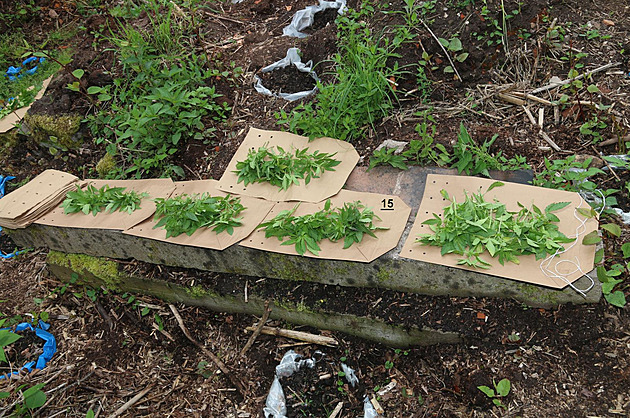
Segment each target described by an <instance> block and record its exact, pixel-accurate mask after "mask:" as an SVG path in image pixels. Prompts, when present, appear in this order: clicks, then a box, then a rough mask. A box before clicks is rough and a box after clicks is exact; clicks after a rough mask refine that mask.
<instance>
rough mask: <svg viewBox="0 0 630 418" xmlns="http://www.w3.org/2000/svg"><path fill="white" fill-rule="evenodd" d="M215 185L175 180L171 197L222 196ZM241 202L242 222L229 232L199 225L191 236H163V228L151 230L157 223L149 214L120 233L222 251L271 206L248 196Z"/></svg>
mask: <svg viewBox="0 0 630 418" xmlns="http://www.w3.org/2000/svg"><path fill="white" fill-rule="evenodd" d="M217 184H218V182H217V181H216V180H199V181H183V182H176V183H175V187H176V188H175V192H174V193H173V194H172V196H179V195H183V194H187V195H193V194H203V193H208V194H209V195H210V196H226V195H227V193H225V192H222V191H220V190H218V189H217V188H216V186H217ZM241 204H242V205H243V206H245V208H246V209H245V210H243V212H241V214H240V215H239V217H242V218H243V219H242V223H243V225H241V226H239V227H235V228H234V233H233V234H232V235H230V234H228V233H227V231H224V232H222V233H220V234H217V233H216V232H214V231H212V228H202V229H198V230H197V231H195V232H194V233H193V234H192V235H191V236H188V235H186V234H181V235H178V236H177V237H170V238H166V230H165V229H163V228H157V229H153V227H154V226H155V225H156V224H157V221H155V220H154V219H153V217H151V218H150V219H147V220H146V221H144V222H142V223H140V224H138V225H136V226H134V227H132V228H129V229H127V230H125V231H123V234H127V235H134V236H136V237H141V238H150V239H155V240H158V241H165V242H172V243H174V244H180V245H190V246H193V247H202V248H210V249H213V250H223V249H225V248H227V247H229V246H230V245H233V244H236V243H237V242H239V241H241V240H242V239H244V238H245V237H247V236H248V235H249V234H250V233H251V232H252V231H253V230H254V228H256V227H257V226H258V224H260V223H261V222H262V220H263V219H264V218H265V216H266V215H267V213H269V211H270V210H271V208H272V207H273V205H274V203H273V202H269V201H267V200H263V199H257V198H254V197H248V196H242V197H241Z"/></svg>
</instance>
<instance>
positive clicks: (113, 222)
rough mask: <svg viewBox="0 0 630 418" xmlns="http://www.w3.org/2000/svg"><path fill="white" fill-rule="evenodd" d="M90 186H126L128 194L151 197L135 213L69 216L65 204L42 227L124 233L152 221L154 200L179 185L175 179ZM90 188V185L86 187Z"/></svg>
mask: <svg viewBox="0 0 630 418" xmlns="http://www.w3.org/2000/svg"><path fill="white" fill-rule="evenodd" d="M86 182H87V183H88V184H91V185H93V186H94V187H96V188H97V189H99V188H101V187H103V186H105V185H108V186H110V187H124V188H125V189H126V191H131V190H133V191H135V192H137V193H143V192H145V193H148V194H149V196H148V197H146V198H144V199H142V200H141V202H140V208H139V209H137V210H135V211H134V212H132V213H127V212H120V211H116V212H112V213H109V212H105V211H104V210H103V211H102V212H99V213H97V214H96V216H94V215H92V214H91V213H89V214H87V215H86V214H84V213H83V212H78V213H71V214H65V213H64V210H63V208H62V207H61V205H59V206H58V207H57V208H55V209H54V210H53V211H52V212H50V213H48V214H47V215H46V216H44V217H42V218H40V219H39V220H37V222H36V223H38V224H41V225H53V226H63V227H68V228H93V229H114V230H124V229H127V228H131V227H132V226H134V225H136V224H138V223H140V222H142V221H144V220H145V219H147V218H149V217H150V216H152V215H153V213H154V212H155V203H153V199H155V198H157V197H168V196H170V194H171V193H172V192H173V191H174V190H175V184H174V183H173V181H172V180H171V179H148V180H86ZM86 187H87V186H86Z"/></svg>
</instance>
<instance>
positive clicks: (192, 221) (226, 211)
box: [153, 193, 246, 238]
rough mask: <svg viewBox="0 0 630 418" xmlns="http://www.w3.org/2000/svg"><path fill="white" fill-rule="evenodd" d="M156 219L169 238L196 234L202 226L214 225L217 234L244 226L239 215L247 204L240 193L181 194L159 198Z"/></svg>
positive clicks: (209, 226)
mask: <svg viewBox="0 0 630 418" xmlns="http://www.w3.org/2000/svg"><path fill="white" fill-rule="evenodd" d="M155 206H156V207H155V218H154V219H155V220H158V219H159V221H158V223H157V224H156V225H155V226H154V227H153V228H154V229H155V228H164V229H165V230H166V238H170V237H176V236H178V235H181V234H186V235H188V236H190V235H192V234H193V233H194V232H195V231H197V230H198V229H199V228H213V229H212V230H213V231H214V232H216V233H217V234H220V233H221V232H223V231H227V233H228V234H230V235H232V234H233V233H234V228H235V227H238V226H241V225H242V222H241V220H242V219H243V218H239V217H238V215H239V214H240V213H241V212H242V211H243V210H245V209H246V208H245V207H244V206H243V205H242V204H241V199H240V198H238V197H232V196H230V195H227V196H210V195H209V194H208V193H203V194H201V195H190V196H189V195H181V196H176V197H172V198H169V199H164V198H157V199H155Z"/></svg>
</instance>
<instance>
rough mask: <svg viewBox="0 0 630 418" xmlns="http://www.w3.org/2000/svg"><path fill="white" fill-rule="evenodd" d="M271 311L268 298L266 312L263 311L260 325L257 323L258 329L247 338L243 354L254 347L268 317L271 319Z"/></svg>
mask: <svg viewBox="0 0 630 418" xmlns="http://www.w3.org/2000/svg"><path fill="white" fill-rule="evenodd" d="M270 313H271V309H269V301H268V300H267V301H265V312H263V316H262V318H261V319H260V322H258V325H256V329H255V330H254V333H253V334H252V335H251V336H250V337H249V340H247V343H246V344H245V347H243V349H242V350H241V356H244V355H245V353H247V350H249V349H250V348H251V347H252V345H254V341H256V338H258V336H259V335H260V331H261V330H262V328H263V326H264V325H265V322H267V319H269V314H270Z"/></svg>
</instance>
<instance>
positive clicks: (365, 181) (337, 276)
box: [7, 167, 602, 307]
mask: <svg viewBox="0 0 630 418" xmlns="http://www.w3.org/2000/svg"><path fill="white" fill-rule="evenodd" d="M427 173H438V174H454V173H453V170H442V169H435V168H422V167H412V168H411V169H410V170H408V171H404V172H400V171H398V170H395V169H390V168H384V167H377V168H375V169H374V170H371V171H370V172H368V173H366V172H365V169H363V168H360V167H359V168H356V169H355V170H354V172H353V174H352V175H351V176H350V179H349V180H348V183H347V185H346V188H348V189H351V190H358V191H370V192H376V193H391V194H396V195H398V196H400V197H401V199H403V200H404V201H405V202H406V203H407V204H408V205H410V206H411V207H412V208H413V209H414V210H416V209H417V207H418V205H419V202H420V199H421V197H422V192H423V190H424V180H425V179H426V175H427ZM498 174H499V173H497V174H496V177H495V178H497V179H501V180H509V181H517V180H520V181H521V182H524V180H527V177H528V176H529V178H531V173H530V174H528V173H527V172H525V173H523V172H521V173H517V174H513V173H511V174H509V176H508V178H506V177H499V175H498ZM501 174H504V173H501ZM414 217H415V213H414V212H413V211H412V219H410V221H409V223H408V225H407V229H406V230H405V233H404V234H403V237H402V239H401V241H400V243H399V245H398V247H397V248H395V249H394V250H392V251H390V252H388V253H387V254H385V255H384V256H382V257H380V258H378V259H377V260H375V261H373V262H371V263H357V262H348V261H338V260H319V259H315V258H309V257H299V256H290V255H283V254H276V253H270V252H265V251H260V250H255V249H250V248H245V247H241V246H232V247H230V248H227V249H225V250H223V251H216V250H209V249H203V248H196V247H185V246H180V245H175V244H170V243H167V242H160V241H154V240H149V239H142V238H138V237H133V236H128V235H123V234H122V233H120V232H118V231H106V230H90V229H75V228H60V227H54V226H45V225H31V226H30V227H28V228H26V229H22V230H13V231H7V232H9V233H10V235H11V236H12V238H13V239H14V240H15V242H16V243H17V244H19V245H21V246H23V247H47V248H49V249H52V250H57V251H62V252H66V253H82V254H88V255H93V256H99V257H110V258H118V259H130V258H134V259H136V260H140V261H146V262H150V263H159V264H165V265H169V266H176V267H185V268H196V269H200V270H209V271H216V272H225V273H237V274H241V275H246V276H256V277H269V278H277V279H285V280H305V281H312V282H319V283H324V284H334V285H340V286H355V287H373V288H384V289H392V290H399V291H405V292H414V293H419V294H426V295H450V296H462V297H467V296H476V297H497V298H511V299H515V300H518V301H520V302H522V303H524V304H526V305H529V306H534V307H553V306H558V305H560V304H564V303H575V304H580V303H596V302H598V301H599V299H600V298H601V295H602V293H601V286H600V284H599V283H598V282H597V281H596V284H595V286H594V287H593V289H591V290H590V291H589V292H588V293H587V294H586V297H584V296H582V295H580V294H578V293H577V292H575V291H574V290H572V289H571V288H568V287H567V288H565V289H563V290H555V289H549V288H545V287H541V286H536V285H530V284H527V283H521V282H517V281H514V280H508V279H503V278H499V277H494V276H490V275H487V274H484V273H482V272H472V271H465V270H460V269H455V268H450V267H445V266H441V265H436V264H428V263H424V262H420V261H414V260H409V259H405V258H400V257H399V252H400V248H401V247H402V243H403V242H404V240H405V239H406V237H407V235H408V233H409V230H410V229H411V225H412V222H413V218H414ZM589 284H590V281H588V279H586V278H584V277H583V278H581V279H579V280H578V281H576V282H575V286H577V287H578V288H586V287H587V286H588V285H589Z"/></svg>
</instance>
